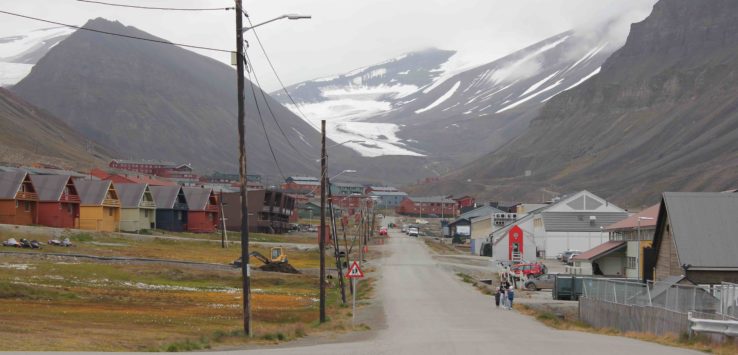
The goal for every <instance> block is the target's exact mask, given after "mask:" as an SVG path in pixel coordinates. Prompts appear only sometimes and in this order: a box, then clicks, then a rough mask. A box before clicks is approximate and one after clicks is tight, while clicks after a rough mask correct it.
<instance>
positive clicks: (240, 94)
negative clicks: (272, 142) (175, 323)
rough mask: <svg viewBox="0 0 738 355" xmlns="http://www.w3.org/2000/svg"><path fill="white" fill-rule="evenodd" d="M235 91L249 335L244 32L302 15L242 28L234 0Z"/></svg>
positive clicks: (247, 329)
mask: <svg viewBox="0 0 738 355" xmlns="http://www.w3.org/2000/svg"><path fill="white" fill-rule="evenodd" d="M235 13H236V53H235V56H234V57H235V58H234V59H236V63H235V64H236V90H237V99H238V175H239V176H238V177H239V179H238V181H239V183H240V184H241V188H240V191H239V196H240V198H241V260H242V263H241V275H242V278H243V330H244V333H245V334H246V335H249V336H252V335H253V333H252V329H251V270H250V265H249V227H248V223H249V220H248V216H249V213H248V207H249V203H248V195H247V190H248V187H247V185H248V184H247V178H246V176H247V175H246V104H245V101H246V90H245V81H246V80H245V78H244V71H245V67H244V62H245V61H244V48H243V47H244V41H243V35H244V33H245V32H246V31H248V30H250V29H253V28H255V27H258V26H262V25H265V24H267V23H269V22H273V21H276V20H280V19H283V18H287V19H290V20H297V19H303V18H310V17H309V16H303V15H295V14H290V15H282V16H280V17H277V18H274V19H271V20H269V21H265V22H262V23H259V24H257V25H255V26H251V27H246V28H244V27H243V14H245V12H244V11H243V1H242V0H236V11H235Z"/></svg>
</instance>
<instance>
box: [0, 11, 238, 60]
mask: <svg viewBox="0 0 738 355" xmlns="http://www.w3.org/2000/svg"><path fill="white" fill-rule="evenodd" d="M0 13H2V14H6V15H10V16H15V17H21V18H25V19H29V20H34V21H39V22H45V23H50V24H53V25H57V26H65V27H70V28H76V29H78V30H84V31H90V32H95V33H101V34H106V35H110V36H117V37H123V38H129V39H135V40H140V41H146V42H153V43H159V44H168V45H171V46H178V47H185V48H193V49H202V50H207V51H213V52H223V53H233V51H229V50H226V49H218V48H212V47H203V46H196V45H192V44H183V43H175V42H168V41H164V40H158V39H152V38H144V37H137V36H131V35H124V34H122V33H115V32H108V31H102V30H96V29H93V28H87V27H81V26H75V25H70V24H66V23H62V22H57V21H51V20H45V19H42V18H38V17H33V16H27V15H23V14H18V13H14V12H9V11H3V10H0Z"/></svg>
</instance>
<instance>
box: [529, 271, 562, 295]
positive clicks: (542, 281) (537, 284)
mask: <svg viewBox="0 0 738 355" xmlns="http://www.w3.org/2000/svg"><path fill="white" fill-rule="evenodd" d="M554 282H556V274H545V275H539V276H537V277H535V278H532V279H530V280H528V281H526V282H525V288H526V289H528V290H531V291H540V290H541V289H544V288H553V287H554Z"/></svg>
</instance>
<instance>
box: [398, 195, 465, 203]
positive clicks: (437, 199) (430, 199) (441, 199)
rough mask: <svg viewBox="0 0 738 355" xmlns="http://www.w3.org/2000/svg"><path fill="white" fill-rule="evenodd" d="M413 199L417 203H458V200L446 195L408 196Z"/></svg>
mask: <svg viewBox="0 0 738 355" xmlns="http://www.w3.org/2000/svg"><path fill="white" fill-rule="evenodd" d="M408 198H409V199H410V200H411V201H413V202H417V203H447V204H448V203H451V204H456V201H454V200H452V199H450V198H448V197H446V196H424V197H408Z"/></svg>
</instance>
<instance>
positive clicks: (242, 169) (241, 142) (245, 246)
mask: <svg viewBox="0 0 738 355" xmlns="http://www.w3.org/2000/svg"><path fill="white" fill-rule="evenodd" d="M242 10H243V5H242V0H236V11H235V12H236V74H237V86H238V180H239V182H240V183H241V190H240V192H241V193H240V195H241V275H242V277H243V332H244V334H246V335H249V336H250V335H252V334H251V267H250V265H249V198H248V192H247V189H248V187H247V185H248V184H247V183H246V107H245V105H246V103H245V100H246V93H245V92H244V85H245V83H244V55H243V17H242V15H241V11H242Z"/></svg>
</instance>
